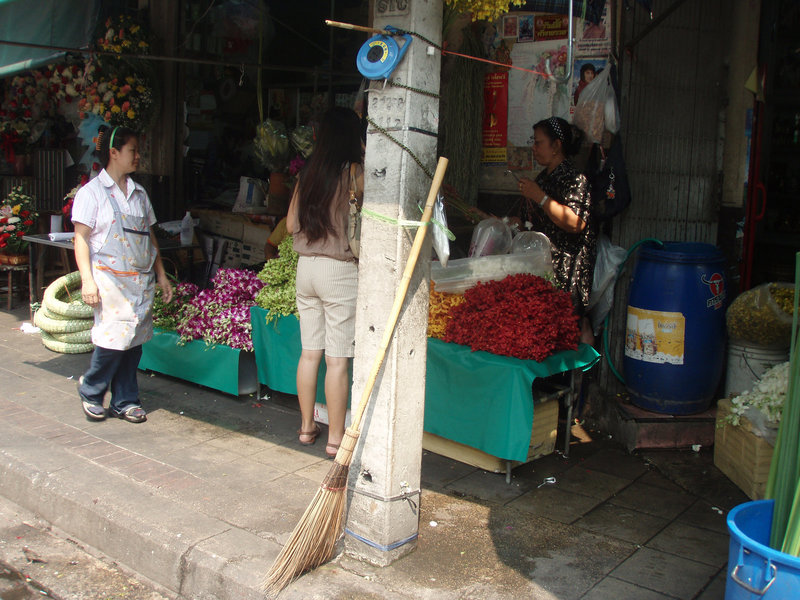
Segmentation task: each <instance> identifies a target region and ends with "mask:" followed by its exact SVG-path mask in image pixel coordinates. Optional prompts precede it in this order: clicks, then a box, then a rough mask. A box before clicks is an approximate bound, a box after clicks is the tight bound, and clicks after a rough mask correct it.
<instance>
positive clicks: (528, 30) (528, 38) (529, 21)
mask: <svg viewBox="0 0 800 600" xmlns="http://www.w3.org/2000/svg"><path fill="white" fill-rule="evenodd" d="M517 41H518V42H532V41H534V39H533V15H524V16H521V17H519V26H518V28H517Z"/></svg>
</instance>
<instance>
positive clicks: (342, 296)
mask: <svg viewBox="0 0 800 600" xmlns="http://www.w3.org/2000/svg"><path fill="white" fill-rule="evenodd" d="M357 295H358V264H357V263H356V262H346V261H343V260H336V259H334V258H327V257H325V256H301V257H300V259H299V260H298V262H297V311H298V313H299V315H300V341H301V343H302V346H303V350H324V351H325V354H326V355H327V356H331V357H348V358H349V357H352V356H353V354H354V347H355V336H356V296H357Z"/></svg>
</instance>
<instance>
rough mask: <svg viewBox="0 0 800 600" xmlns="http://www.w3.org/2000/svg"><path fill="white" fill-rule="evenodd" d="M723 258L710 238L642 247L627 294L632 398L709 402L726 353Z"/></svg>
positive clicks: (683, 408)
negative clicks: (698, 241) (703, 242)
mask: <svg viewBox="0 0 800 600" xmlns="http://www.w3.org/2000/svg"><path fill="white" fill-rule="evenodd" d="M725 297H726V285H725V257H724V256H723V254H722V252H721V251H720V250H718V249H717V248H716V247H715V246H713V245H711V244H701V243H691V242H665V243H664V244H663V245H659V244H657V243H655V242H647V243H645V244H642V246H640V247H639V255H638V260H637V263H636V266H635V267H634V270H633V279H632V280H631V286H630V290H629V296H628V313H627V322H626V327H625V359H624V366H625V383H626V385H627V387H628V391H629V392H630V397H631V401H632V402H633V403H634V404H635V405H637V406H639V407H641V408H644V409H646V410H650V411H654V412H660V413H667V414H672V415H689V414H694V413H699V412H703V411H704V410H706V409H707V408H708V407H709V405H710V404H711V401H712V399H713V398H714V393H715V391H716V389H717V385H718V384H719V380H720V377H721V376H722V367H723V362H724V358H725V335H726V333H725V308H726V302H725Z"/></svg>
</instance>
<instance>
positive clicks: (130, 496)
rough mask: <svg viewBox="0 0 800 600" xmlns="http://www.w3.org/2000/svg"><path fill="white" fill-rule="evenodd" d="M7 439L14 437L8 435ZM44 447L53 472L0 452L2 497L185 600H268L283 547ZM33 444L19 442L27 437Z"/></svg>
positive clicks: (40, 446) (40, 448) (42, 443)
mask: <svg viewBox="0 0 800 600" xmlns="http://www.w3.org/2000/svg"><path fill="white" fill-rule="evenodd" d="M3 429H5V428H4V427H0V436H2V435H8V434H10V433H11V432H10V430H6V431H3ZM13 433H14V435H16V436H17V444H18V445H19V444H22V445H24V446H27V447H28V448H32V447H33V446H37V449H36V455H37V456H38V457H44V456H47V460H46V463H47V466H46V467H44V468H45V469H46V470H45V471H42V470H41V469H42V468H43V467H42V464H43V463H44V461H37V462H39V464H40V466H39V467H38V468H37V467H34V466H33V465H31V464H29V463H28V462H27V461H26V460H25V459H24V458H22V457H21V456H15V455H13V454H11V453H10V452H9V451H7V450H4V449H0V458H1V460H0V482H2V483H0V493H2V495H3V496H4V497H6V498H8V499H9V500H11V501H12V502H15V503H16V504H18V505H20V506H22V507H24V508H26V509H28V510H31V511H32V512H35V513H36V514H38V515H39V516H40V517H42V518H43V519H45V520H47V521H49V522H50V523H52V524H53V525H54V526H56V527H58V528H60V529H62V530H64V531H66V532H69V533H70V534H73V535H79V537H80V539H81V541H82V542H84V543H86V544H89V545H91V546H93V547H95V548H97V549H98V550H100V551H102V552H104V553H106V554H108V555H109V556H112V557H114V559H115V560H118V561H119V562H120V563H122V564H123V565H125V566H126V567H128V568H130V569H132V570H134V571H135V572H138V573H141V574H142V575H144V576H145V577H148V578H150V579H152V580H153V581H155V582H156V583H158V584H159V585H163V586H164V587H165V588H167V589H169V590H171V591H174V592H175V593H177V594H180V595H181V596H183V597H186V598H193V599H197V600H206V599H208V600H211V599H214V600H228V599H230V600H250V599H253V600H256V599H259V600H261V599H262V598H263V593H262V592H261V589H260V587H261V574H262V573H263V572H264V571H265V568H266V567H265V565H269V564H271V562H272V560H274V558H275V556H276V555H277V552H278V551H279V546H278V545H277V544H275V543H273V542H270V541H269V540H265V539H262V538H260V537H258V536H256V535H253V534H251V533H248V532H246V531H244V530H242V529H237V528H235V527H233V526H231V525H230V524H228V523H225V522H223V521H220V520H218V519H214V518H211V517H208V516H207V515H204V514H201V513H198V512H193V511H191V510H190V509H188V508H187V507H186V506H184V505H181V504H178V503H177V502H174V501H172V500H170V499H168V498H164V497H159V496H158V495H156V494H154V493H152V491H151V490H147V489H145V488H144V487H143V486H142V487H141V489H140V486H137V485H136V484H135V483H134V482H132V481H130V480H125V478H124V477H122V476H119V475H115V474H114V473H111V472H109V471H108V470H106V469H103V468H98V467H97V465H94V464H91V463H89V462H88V461H86V460H84V459H81V458H80V457H77V456H74V455H72V456H70V455H67V454H66V453H64V452H63V450H62V451H61V452H59V450H60V449H59V448H56V447H55V445H53V444H51V443H48V442H47V440H42V439H38V438H35V437H33V436H26V435H25V434H21V433H20V432H19V430H15V431H14V432H13ZM25 437H27V438H28V439H27V440H25V439H20V438H25Z"/></svg>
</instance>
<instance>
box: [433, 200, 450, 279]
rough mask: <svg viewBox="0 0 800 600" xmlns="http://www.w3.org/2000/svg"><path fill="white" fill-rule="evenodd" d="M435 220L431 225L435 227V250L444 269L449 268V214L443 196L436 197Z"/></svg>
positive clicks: (434, 206)
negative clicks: (446, 211)
mask: <svg viewBox="0 0 800 600" xmlns="http://www.w3.org/2000/svg"><path fill="white" fill-rule="evenodd" d="M433 220H434V221H435V222H434V223H431V227H433V249H434V250H435V251H436V256H438V257H439V262H440V263H441V264H442V266H443V267H446V266H447V261H448V260H449V259H450V241H449V240H448V239H447V233H446V231H445V230H446V229H447V214H445V211H444V197H443V196H442V194H438V195H437V196H436V202H435V203H434V205H433Z"/></svg>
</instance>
